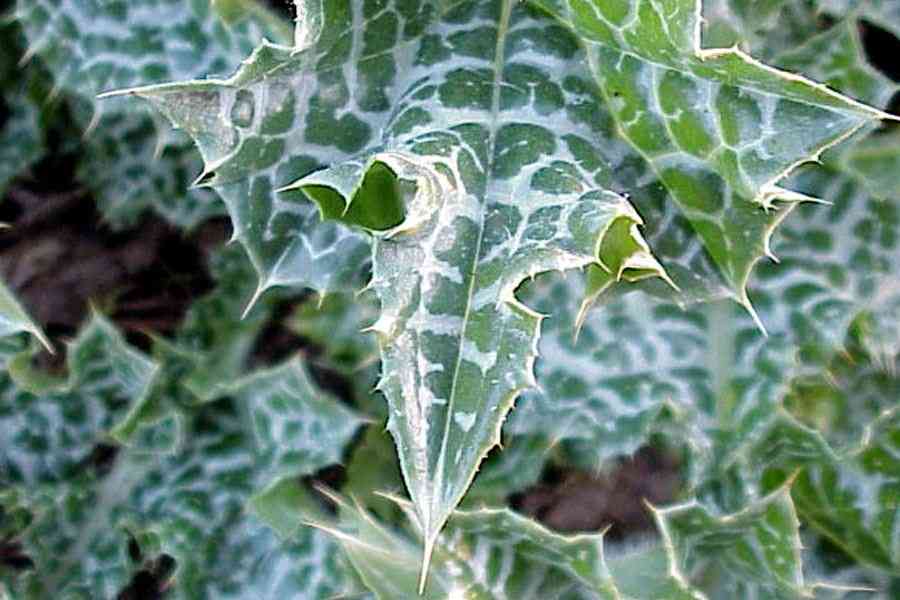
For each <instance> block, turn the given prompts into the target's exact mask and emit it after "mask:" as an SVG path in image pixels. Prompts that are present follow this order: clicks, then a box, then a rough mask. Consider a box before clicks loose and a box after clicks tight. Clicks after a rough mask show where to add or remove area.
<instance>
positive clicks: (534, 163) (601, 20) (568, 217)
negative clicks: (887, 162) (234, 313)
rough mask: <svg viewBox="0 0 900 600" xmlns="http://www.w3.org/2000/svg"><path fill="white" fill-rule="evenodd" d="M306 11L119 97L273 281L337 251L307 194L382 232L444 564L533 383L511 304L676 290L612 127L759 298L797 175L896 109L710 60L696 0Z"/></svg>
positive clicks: (409, 420)
mask: <svg viewBox="0 0 900 600" xmlns="http://www.w3.org/2000/svg"><path fill="white" fill-rule="evenodd" d="M299 6H300V10H299V11H298V13H299V14H300V15H301V16H302V17H304V18H305V19H306V20H304V21H302V22H301V23H300V25H298V30H297V31H298V33H297V34H296V40H303V45H299V44H298V45H297V46H296V47H294V48H288V47H281V46H276V45H272V44H263V45H262V46H260V47H259V48H258V49H257V50H256V51H255V52H254V54H253V55H252V56H251V58H250V59H249V60H248V61H247V62H245V63H244V65H243V66H242V68H241V69H240V71H238V72H237V73H236V74H235V75H234V76H232V77H231V78H229V79H227V80H206V81H196V82H188V83H182V84H168V85H161V86H151V87H143V88H136V89H132V90H126V91H125V92H123V93H130V94H134V95H137V96H141V97H144V98H146V99H148V100H149V101H150V102H151V103H153V104H154V105H155V106H157V107H158V108H159V109H160V110H161V112H162V113H163V114H165V115H166V116H167V117H168V118H169V119H170V120H172V121H173V123H175V124H176V125H178V126H180V127H181V128H183V129H185V130H186V131H187V132H188V133H189V134H190V135H191V136H192V137H193V138H194V139H195V140H196V141H197V143H198V146H199V147H200V150H201V153H202V154H203V157H204V161H205V164H206V166H205V170H204V175H203V176H202V178H201V180H202V182H203V183H204V184H206V185H211V186H214V187H216V188H217V189H219V190H220V191H221V193H223V195H224V197H225V199H226V203H227V204H228V205H229V206H230V212H231V215H232V218H233V221H234V223H235V232H236V234H235V237H236V238H237V239H238V240H240V241H241V242H242V243H243V244H244V245H245V247H246V248H247V249H248V252H249V253H250V255H251V257H253V260H254V264H255V266H256V267H257V270H258V272H259V273H260V285H259V292H260V293H261V292H262V291H264V290H265V289H266V288H268V287H271V286H273V285H279V284H296V283H301V282H309V281H311V278H310V277H307V276H306V275H304V274H303V273H304V272H305V271H307V270H309V269H315V268H316V264H317V263H318V262H319V261H321V260H332V259H334V260H337V259H336V258H334V256H333V255H332V254H331V253H330V252H322V253H319V254H318V255H315V258H314V260H313V254H312V253H310V252H309V247H308V245H306V242H305V240H307V236H308V235H309V232H310V231H312V232H317V231H320V228H318V227H317V228H315V229H312V230H310V229H309V226H310V224H309V223H308V222H307V221H306V220H305V217H304V216H303V215H302V214H301V213H300V212H298V211H302V210H304V208H305V206H306V205H305V204H304V202H305V201H306V199H312V200H313V201H315V202H316V204H317V205H318V207H319V211H320V213H321V215H322V216H323V217H325V218H328V219H331V220H334V221H337V222H338V223H339V224H334V225H330V226H329V227H330V228H329V229H328V231H329V232H334V231H341V232H344V231H346V232H348V233H346V234H341V235H342V236H344V235H346V238H345V237H341V239H347V240H348V243H349V240H350V239H352V240H356V241H354V242H353V243H352V244H351V245H353V247H354V252H355V251H356V249H358V248H360V247H362V245H363V244H362V242H360V241H359V237H358V234H351V233H349V231H350V229H347V228H355V229H356V230H363V231H368V232H369V233H370V234H371V236H372V238H373V239H374V242H373V251H372V257H373V258H372V260H373V265H372V280H371V282H370V283H369V287H370V288H371V289H373V290H374V291H375V293H376V294H377V296H378V298H379V300H380V302H381V314H380V316H379V318H378V320H377V321H376V322H375V324H374V325H373V327H372V329H373V330H374V331H375V332H376V334H377V336H378V338H379V342H380V345H381V351H382V368H383V373H382V378H381V381H380V383H379V389H380V390H381V391H382V392H383V393H384V394H385V396H386V397H387V400H388V404H389V407H390V409H389V421H388V428H389V430H390V431H391V433H392V434H393V435H394V439H395V442H396V444H397V447H398V453H399V457H400V463H401V467H402V470H403V473H404V478H405V480H406V483H407V488H408V490H409V492H410V494H411V496H412V499H413V501H414V504H415V506H416V510H417V513H418V518H419V522H420V524H421V525H422V526H423V528H424V531H425V532H426V536H425V539H426V544H425V550H426V557H425V558H426V562H427V560H428V556H429V554H430V552H429V548H430V547H431V546H432V545H433V543H434V541H435V540H436V537H437V535H438V532H439V531H440V528H441V527H442V525H443V523H444V522H445V520H446V519H447V518H448V516H449V514H450V513H451V512H452V510H453V508H454V507H455V506H456V505H457V504H458V503H459V501H460V499H461V498H462V496H463V494H464V493H465V491H466V488H467V487H468V486H469V484H470V482H471V481H472V478H473V477H474V474H475V471H476V469H477V466H478V463H479V462H480V461H481V459H482V458H483V457H484V455H485V454H486V453H487V451H488V450H489V449H490V448H491V447H492V446H493V445H494V444H496V443H497V442H499V430H500V426H501V424H502V422H503V419H504V417H505V415H506V412H507V411H508V410H509V408H510V406H511V404H512V402H513V400H514V398H515V397H516V396H517V395H518V394H519V393H520V392H521V391H523V390H524V389H526V388H527V387H529V386H531V385H533V383H534V382H533V375H532V372H531V365H532V363H533V362H534V360H535V357H536V344H537V337H538V328H539V324H540V316H539V315H538V314H537V313H535V312H533V311H532V310H530V309H528V308H527V307H526V306H525V305H524V304H522V303H521V302H520V301H519V300H517V299H516V297H515V291H516V289H517V288H518V287H519V285H520V283H521V282H522V281H523V279H525V278H527V277H530V276H534V275H536V274H539V273H541V272H544V271H549V270H565V269H574V268H582V267H589V269H590V272H589V281H590V286H589V288H588V294H589V296H590V297H591V298H594V297H595V296H597V294H598V293H599V292H601V291H604V290H606V289H607V288H609V287H610V286H611V284H613V283H615V282H617V281H626V282H634V281H638V280H643V279H647V278H649V277H653V276H662V277H663V278H664V279H668V278H667V276H666V274H665V271H664V269H663V266H667V265H666V263H665V261H664V262H663V264H662V265H661V264H660V262H658V261H657V259H656V258H654V255H653V254H652V251H651V247H649V246H648V244H647V242H646V241H645V240H644V239H643V237H641V235H640V233H639V232H638V226H639V225H640V224H641V223H642V222H643V220H642V219H641V216H639V214H638V213H637V212H636V211H635V210H634V208H633V207H632V205H631V204H630V203H629V202H628V200H627V198H626V197H625V196H623V195H622V194H620V193H618V192H617V191H616V186H615V183H616V181H615V178H614V176H613V167H614V166H615V165H617V164H619V163H620V161H621V160H622V155H621V152H622V149H623V146H622V144H621V143H620V142H618V141H616V140H615V135H616V134H615V131H616V130H618V131H619V132H621V133H622V134H623V135H624V137H625V138H626V140H627V141H628V142H630V144H631V145H632V146H633V148H634V150H631V151H629V150H627V149H625V152H629V154H630V155H631V156H634V157H635V158H634V160H635V161H636V162H637V163H638V164H643V163H646V166H648V167H649V170H650V173H651V174H652V178H653V180H654V181H656V182H661V183H662V184H663V185H664V186H665V189H666V190H667V192H668V194H669V197H671V198H672V200H673V201H674V202H673V204H674V206H673V208H672V209H670V211H674V212H678V213H680V214H679V216H681V217H682V218H683V219H685V220H686V221H687V222H688V223H689V230H690V231H692V235H693V237H694V238H695V239H698V240H699V244H700V253H701V254H704V256H705V257H706V258H705V259H704V260H708V261H709V262H710V263H711V264H713V265H715V266H716V268H717V270H718V275H717V276H718V277H719V278H720V280H718V281H717V284H718V283H720V282H724V285H725V289H726V290H727V292H728V294H729V295H730V296H732V297H733V298H735V299H737V300H739V301H740V302H741V303H743V304H744V305H745V306H747V307H748V308H749V306H750V305H749V299H748V297H747V293H746V282H747V279H748V277H749V274H750V270H751V267H752V266H753V265H754V264H755V263H756V262H757V261H758V260H759V258H761V257H762V256H763V255H764V254H765V253H766V251H767V250H768V239H769V236H770V235H771V232H772V230H773V229H774V226H775V225H776V224H777V223H778V222H780V221H781V220H782V219H783V217H784V216H785V214H786V212H787V210H786V209H783V210H775V209H774V201H775V200H776V199H784V200H787V201H796V200H799V199H806V197H805V196H801V195H800V194H796V193H793V192H787V191H785V190H783V189H782V188H781V187H779V184H780V181H781V179H783V178H784V177H785V175H786V174H787V173H789V172H790V171H792V170H793V169H794V168H795V167H796V165H798V164H800V163H802V162H804V161H808V160H811V159H813V158H816V157H818V156H819V155H820V154H821V153H822V152H823V151H824V150H825V149H827V148H828V147H830V146H832V145H834V144H836V143H837V142H839V141H841V140H842V139H844V138H846V137H847V136H849V135H850V134H852V133H853V132H855V131H857V130H858V129H860V128H861V127H863V126H865V125H866V124H869V123H872V122H875V121H877V120H878V119H880V118H883V117H885V116H886V115H884V114H883V113H881V112H879V111H877V110H875V109H872V108H869V107H866V106H864V105H862V104H860V103H858V102H856V101H853V100H851V99H849V98H846V97H844V96H841V95H839V94H837V93H835V92H832V91H831V90H828V89H827V88H825V87H824V86H822V85H818V84H815V83H813V82H811V81H809V80H806V79H803V78H801V77H798V76H795V75H790V74H787V73H784V72H779V71H776V70H774V69H772V68H770V67H766V66H764V65H762V64H760V63H758V62H756V61H754V60H753V59H751V58H750V57H749V56H747V55H745V54H743V53H742V52H740V51H738V50H733V49H732V50H716V51H712V50H702V49H701V48H700V40H699V26H700V11H699V2H696V1H694V0H672V1H670V2H666V3H665V6H660V5H658V3H656V2H650V1H641V0H632V1H630V2H616V3H612V4H609V3H599V2H597V3H585V2H577V3H576V2H562V1H550V0H547V1H543V0H535V1H534V2H528V3H517V2H509V1H500V0H498V1H493V0H484V1H482V2H477V1H469V2H458V3H457V2H454V3H449V4H448V5H446V6H442V5H440V4H435V3H430V2H419V1H415V0H410V1H408V2H401V3H400V4H398V5H396V6H394V5H392V6H390V7H386V6H378V5H374V4H367V3H364V2H338V3H329V4H328V5H324V4H319V3H317V2H310V3H306V2H301V3H299ZM663 14H665V19H663V17H662V15H663ZM598 86H599V88H598ZM463 90H465V92H463ZM785 131H791V132H792V134H791V135H789V136H788V135H784V132H785ZM635 152H636V154H635ZM276 190H280V191H281V194H278V193H277V191H276ZM637 204H638V206H639V208H640V207H641V202H640V201H638V202H637ZM669 214H672V212H670V213H669ZM331 228H335V229H331ZM661 229H662V228H661ZM682 230H683V229H682ZM652 243H653V242H652V236H651V244H652ZM332 248H334V246H332ZM348 252H349V251H344V252H343V253H342V254H343V256H342V259H344V260H345V259H346V258H347V256H348ZM323 257H324V259H323ZM357 262H360V261H357ZM334 264H340V265H341V268H343V266H344V265H346V264H347V263H346V262H339V263H334ZM686 270H689V269H686ZM714 277H716V275H714ZM670 281H671V280H670ZM674 283H675V284H676V285H677V284H678V279H677V278H676V279H675V282H674ZM324 287H325V288H328V287H333V282H332V281H327V282H326V283H325V284H324Z"/></svg>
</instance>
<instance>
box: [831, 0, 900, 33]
mask: <svg viewBox="0 0 900 600" xmlns="http://www.w3.org/2000/svg"><path fill="white" fill-rule="evenodd" d="M819 8H820V9H821V10H822V12H825V13H827V14H832V15H836V16H842V17H843V16H855V17H862V18H864V19H867V20H869V21H871V22H872V23H874V24H875V25H878V26H879V27H884V28H886V29H888V30H889V31H891V32H892V33H893V34H894V35H896V36H897V37H900V6H898V5H897V3H896V2H892V1H891V0H820V2H819Z"/></svg>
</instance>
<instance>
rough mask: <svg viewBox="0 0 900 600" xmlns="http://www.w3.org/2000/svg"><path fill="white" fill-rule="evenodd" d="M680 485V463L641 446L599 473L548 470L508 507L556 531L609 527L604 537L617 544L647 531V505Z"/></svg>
mask: <svg viewBox="0 0 900 600" xmlns="http://www.w3.org/2000/svg"><path fill="white" fill-rule="evenodd" d="M681 484H682V481H681V477H680V474H679V461H678V460H677V459H676V458H675V457H674V456H673V455H672V454H669V453H667V452H665V451H663V450H659V449H655V448H650V447H645V448H642V449H640V450H638V452H636V453H635V454H634V456H632V457H630V458H624V459H621V460H620V461H619V462H618V464H617V465H616V466H615V467H614V468H612V469H611V470H610V471H609V472H607V473H604V474H591V473H586V472H584V471H578V470H574V469H567V470H560V469H556V468H552V469H550V470H549V471H548V472H547V473H545V474H544V478H543V481H542V482H541V483H539V484H538V485H535V486H533V487H531V488H529V489H527V490H525V491H524V492H522V493H520V494H516V495H514V496H513V497H512V498H511V499H510V504H511V505H512V506H513V508H515V509H516V510H518V511H520V512H522V513H524V514H526V515H528V516H530V517H532V518H535V519H537V520H539V521H541V522H542V523H543V524H544V525H546V526H547V527H549V528H551V529H555V530H557V531H566V532H575V531H598V530H601V529H604V528H606V527H609V532H608V533H607V536H608V539H610V540H620V539H622V538H624V537H626V536H628V535H630V534H634V533H638V532H643V531H652V530H653V529H654V525H653V521H652V518H651V516H650V512H649V510H648V508H647V505H646V503H650V504H652V505H657V506H658V505H662V504H666V503H668V502H671V501H673V500H674V499H675V497H676V494H677V493H678V491H679V490H680V488H681Z"/></svg>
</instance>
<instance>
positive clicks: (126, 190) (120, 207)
mask: <svg viewBox="0 0 900 600" xmlns="http://www.w3.org/2000/svg"><path fill="white" fill-rule="evenodd" d="M161 15H165V18H164V19H163V18H160V16H161ZM15 16H16V18H17V20H18V21H19V23H20V24H21V25H22V28H23V30H24V32H25V34H26V38H27V44H28V49H27V52H26V56H28V57H29V58H32V59H33V58H34V57H39V59H40V60H41V61H42V62H43V64H44V65H46V67H47V68H48V70H49V71H50V72H51V73H52V78H53V85H54V92H53V95H57V94H60V93H64V94H70V95H71V97H70V100H71V101H72V108H73V113H74V116H75V117H76V119H77V121H78V124H79V126H80V128H81V129H82V130H84V131H85V136H84V137H85V139H84V142H83V143H84V145H85V149H84V150H83V152H82V161H81V164H80V166H79V178H80V179H81V180H82V181H84V182H85V183H86V184H87V185H89V186H90V187H91V188H92V189H93V190H94V191H95V194H96V196H97V198H98V202H99V204H100V208H101V210H102V211H103V213H104V215H105V216H106V217H107V219H108V220H109V221H110V222H111V223H112V224H114V225H116V226H127V225H133V224H134V223H135V222H136V220H137V218H138V217H139V216H140V215H141V214H142V213H143V212H144V211H145V210H146V209H148V208H150V207H152V208H153V209H154V210H156V211H157V212H158V213H160V214H162V215H163V216H164V217H166V218H167V219H169V220H170V221H172V222H174V223H176V224H178V225H181V226H192V225H194V224H196V223H198V222H200V221H201V220H203V219H205V218H207V217H209V216H210V215H213V214H220V213H221V212H222V209H221V204H220V203H219V201H218V199H217V198H216V197H215V195H214V194H213V193H211V192H209V191H208V190H194V189H189V187H190V184H191V181H192V180H193V178H194V177H196V174H197V172H199V170H200V166H201V163H200V161H199V160H198V159H197V157H196V155H195V153H194V152H193V150H192V148H191V144H190V141H189V140H187V139H186V138H185V137H184V136H178V135H173V134H170V133H169V132H167V131H166V130H165V127H160V126H159V125H160V124H159V123H157V121H158V119H155V118H152V117H151V116H150V115H148V114H147V113H146V112H145V111H143V110H140V109H139V108H138V107H135V106H128V105H127V104H125V103H121V102H105V103H99V104H98V103H97V102H96V101H95V96H96V95H97V94H99V93H101V92H103V91H107V90H109V89H112V88H116V87H122V86H127V85H135V84H137V83H150V82H161V81H170V80H172V79H177V78H185V77H199V76H205V75H210V74H214V73H219V74H221V73H225V72H228V71H230V70H232V69H234V68H235V67H236V66H237V65H238V64H239V63H240V61H241V59H243V58H244V56H246V55H247V54H248V53H249V52H250V50H252V48H253V47H254V46H255V45H256V44H258V43H260V41H261V40H262V39H263V38H264V37H268V38H269V39H273V40H276V41H286V40H288V39H290V31H289V27H288V25H287V23H284V22H282V21H281V20H280V19H278V18H277V17H276V16H275V15H274V14H270V13H269V12H267V11H266V10H265V9H263V8H262V7H261V6H259V5H257V4H256V3H255V2H253V1H252V0H227V1H224V2H223V1H219V2H211V1H209V0H192V1H188V2H185V1H182V0H163V1H159V0H149V1H141V2H135V1H132V2H124V1H118V0H114V1H106V0H88V1H86V2H80V1H71V0H67V1H64V2H50V1H47V0H34V1H32V0H21V1H19V2H17V4H16V9H15Z"/></svg>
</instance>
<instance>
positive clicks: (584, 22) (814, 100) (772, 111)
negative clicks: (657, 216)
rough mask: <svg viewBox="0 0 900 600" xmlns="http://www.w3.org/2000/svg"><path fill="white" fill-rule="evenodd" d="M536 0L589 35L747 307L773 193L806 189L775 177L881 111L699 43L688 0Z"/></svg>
mask: <svg viewBox="0 0 900 600" xmlns="http://www.w3.org/2000/svg"><path fill="white" fill-rule="evenodd" d="M537 4H539V5H541V6H544V7H545V8H546V9H547V10H548V11H551V12H554V13H556V14H558V15H560V18H561V19H562V20H563V21H564V22H566V23H567V24H568V25H569V26H570V27H572V28H573V29H574V30H575V31H576V32H577V33H578V34H579V36H580V38H581V39H582V40H583V42H584V43H585V44H586V45H587V53H588V58H589V60H590V63H591V69H592V72H593V73H594V75H595V77H596V78H597V81H598V83H599V84H600V87H601V90H602V92H603V95H604V98H605V99H606V102H607V104H608V106H609V107H610V110H611V113H612V115H613V118H614V119H615V120H616V123H617V125H618V128H619V130H620V131H621V132H622V134H623V135H624V136H625V138H626V139H628V140H629V141H630V142H631V143H632V145H633V146H634V147H635V148H636V149H637V150H638V151H639V152H640V153H641V155H642V156H644V157H645V158H646V160H647V161H648V162H649V163H650V164H651V166H652V167H653V170H654V172H655V173H656V174H657V175H658V176H659V178H660V179H661V180H662V182H663V183H664V184H665V185H666V187H667V188H668V189H669V191H670V192H671V193H672V196H673V197H674V199H675V202H676V203H677V204H678V206H679V208H680V209H681V211H682V213H683V214H684V215H685V216H686V217H687V218H688V220H690V222H691V224H692V226H693V228H694V229H695V230H696V231H697V233H698V234H699V235H700V237H701V238H702V239H703V241H704V243H705V245H706V248H707V250H708V251H709V252H710V254H711V255H712V257H713V259H714V260H715V262H716V264H717V265H718V266H719V268H720V269H721V270H722V272H723V274H724V276H725V279H726V281H727V282H728V283H729V285H730V287H731V289H732V293H733V295H734V297H735V298H737V299H738V300H739V301H741V302H742V303H744V304H746V305H747V306H748V307H749V300H748V298H747V295H746V289H745V288H746V283H747V280H748V278H749V275H750V271H751V269H752V267H753V265H754V264H755V263H756V262H757V261H758V260H759V258H761V257H762V256H763V255H764V254H765V251H766V249H767V247H768V238H769V234H770V232H771V229H772V228H773V227H774V225H775V224H776V223H777V222H778V221H780V220H781V218H782V217H783V215H781V214H780V213H779V212H778V211H774V210H771V209H772V208H773V207H774V201H775V200H787V201H795V200H799V199H803V196H801V195H798V194H796V193H792V192H788V191H786V190H785V189H783V188H782V187H780V183H781V180H782V179H783V178H784V177H785V175H786V174H788V173H790V172H791V171H792V170H793V169H794V168H795V167H796V166H797V165H798V164H801V163H803V162H805V161H808V160H810V159H811V158H814V157H818V156H819V154H821V153H822V152H823V151H824V150H825V149H826V148H828V147H830V146H832V145H834V144H835V143H837V142H839V141H841V140H842V139H844V138H846V137H847V136H848V135H850V134H852V133H853V132H855V131H857V130H858V129H859V128H861V127H863V126H864V125H865V124H867V123H870V122H872V121H873V120H877V119H878V118H881V117H884V116H886V115H883V113H879V112H878V111H876V110H874V109H871V108H868V107H866V106H864V105H861V104H859V103H857V102H854V101H853V100H851V99H849V98H846V97H843V96H841V95H839V94H837V93H835V92H833V91H831V90H829V89H827V88H826V87H824V86H822V85H817V84H815V83H813V82H812V81H809V80H806V79H804V78H802V77H798V76H792V75H789V74H787V73H783V72H779V71H776V70H775V69H772V68H770V67H766V66H764V65H762V64H761V63H758V62H756V61H755V60H753V59H752V58H750V57H749V56H748V55H746V54H744V53H743V52H742V51H740V50H738V49H737V48H729V49H709V50H707V49H703V48H702V47H701V40H700V18H701V15H700V2H699V1H696V0H668V1H664V2H655V1H651V0H633V1H624V0H623V1H620V2H596V3H583V2H566V1H564V0H539V1H538V2H537ZM785 131H791V135H785V134H784V132H785ZM760 206H761V207H763V208H765V209H766V210H764V211H759V210H758V207H760Z"/></svg>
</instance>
